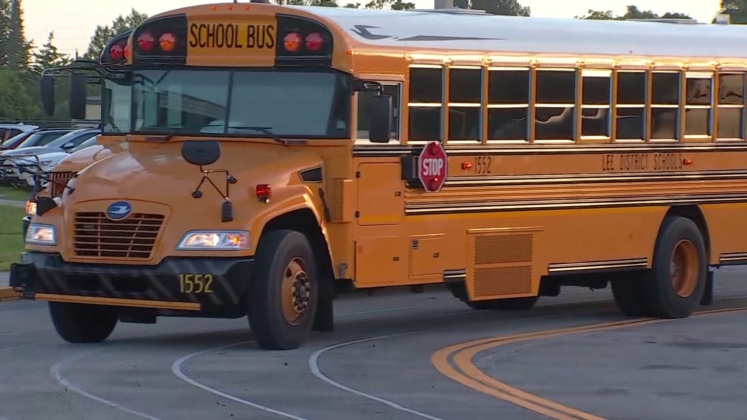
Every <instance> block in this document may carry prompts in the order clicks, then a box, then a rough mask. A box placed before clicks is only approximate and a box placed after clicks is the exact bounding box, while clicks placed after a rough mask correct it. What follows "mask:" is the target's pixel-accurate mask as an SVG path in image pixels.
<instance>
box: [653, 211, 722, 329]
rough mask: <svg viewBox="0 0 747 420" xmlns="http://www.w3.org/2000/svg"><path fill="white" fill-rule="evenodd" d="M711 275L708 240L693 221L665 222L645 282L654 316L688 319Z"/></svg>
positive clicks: (698, 302) (673, 220) (669, 218)
mask: <svg viewBox="0 0 747 420" xmlns="http://www.w3.org/2000/svg"><path fill="white" fill-rule="evenodd" d="M707 275H708V258H707V254H706V247H705V241H704V240H703V235H702V234H701V233H700V230H699V229H698V226H697V225H696V224H695V223H694V222H693V221H692V220H690V219H686V218H684V217H677V216H670V217H667V218H666V219H664V223H663V224H662V228H661V230H660V232H659V237H658V238H657V240H656V248H655V249H654V263H653V267H652V269H651V270H650V271H649V272H648V274H647V278H646V281H645V284H644V286H645V289H644V291H645V296H646V301H647V303H648V306H649V307H650V308H651V311H652V312H653V314H654V315H656V316H658V317H661V318H686V317H688V316H690V315H691V314H692V313H693V312H694V311H695V308H697V307H698V305H699V304H700V301H701V299H702V296H703V292H704V290H705V286H706V278H707Z"/></svg>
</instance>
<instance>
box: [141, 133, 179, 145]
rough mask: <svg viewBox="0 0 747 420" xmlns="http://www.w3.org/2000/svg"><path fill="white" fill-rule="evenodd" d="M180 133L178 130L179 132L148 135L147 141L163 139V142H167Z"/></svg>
mask: <svg viewBox="0 0 747 420" xmlns="http://www.w3.org/2000/svg"><path fill="white" fill-rule="evenodd" d="M179 134H180V133H179V132H178V131H177V132H173V133H169V134H166V135H165V136H157V137H146V138H145V140H147V141H162V142H167V141H169V140H171V139H172V138H174V136H178V135H179Z"/></svg>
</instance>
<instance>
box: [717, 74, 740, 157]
mask: <svg viewBox="0 0 747 420" xmlns="http://www.w3.org/2000/svg"><path fill="white" fill-rule="evenodd" d="M723 75H737V76H741V78H742V103H741V104H739V105H737V104H724V105H722V104H721V76H723ZM714 85H715V86H714V89H713V91H714V94H713V99H714V107H713V111H714V112H713V114H714V118H713V120H714V128H713V131H714V133H713V137H714V142H720V143H734V142H744V141H747V106H746V105H747V103H746V102H745V101H747V71H745V70H742V71H738V70H722V71H716V72H715V75H714ZM722 109H741V113H740V115H741V118H740V119H741V127H740V131H741V132H740V134H741V135H742V137H741V138H728V137H719V135H718V132H719V126H720V113H721V112H720V111H721V110H722Z"/></svg>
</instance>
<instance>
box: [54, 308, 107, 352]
mask: <svg viewBox="0 0 747 420" xmlns="http://www.w3.org/2000/svg"><path fill="white" fill-rule="evenodd" d="M49 314H50V315H51V317H52V324H54V328H55V330H57V334H59V336H60V337H61V338H62V339H63V340H65V341H67V342H68V343H100V342H102V341H104V340H106V339H107V338H109V336H110V335H111V333H112V331H114V327H116V326H117V322H118V321H119V312H118V311H117V310H116V309H115V308H112V307H109V306H100V305H85V304H80V303H62V302H49Z"/></svg>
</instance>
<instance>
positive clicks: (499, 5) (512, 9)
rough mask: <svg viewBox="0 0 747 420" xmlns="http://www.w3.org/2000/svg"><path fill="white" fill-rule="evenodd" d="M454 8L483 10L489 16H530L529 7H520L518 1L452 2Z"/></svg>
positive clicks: (473, 0) (457, 0) (474, 0)
mask: <svg viewBox="0 0 747 420" xmlns="http://www.w3.org/2000/svg"><path fill="white" fill-rule="evenodd" d="M454 6H456V7H459V8H462V9H474V10H484V11H485V13H489V14H491V15H503V16H530V15H531V14H532V10H531V9H530V8H529V6H522V5H521V4H520V3H519V2H518V0H454Z"/></svg>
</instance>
